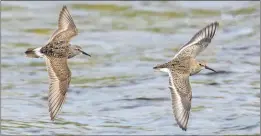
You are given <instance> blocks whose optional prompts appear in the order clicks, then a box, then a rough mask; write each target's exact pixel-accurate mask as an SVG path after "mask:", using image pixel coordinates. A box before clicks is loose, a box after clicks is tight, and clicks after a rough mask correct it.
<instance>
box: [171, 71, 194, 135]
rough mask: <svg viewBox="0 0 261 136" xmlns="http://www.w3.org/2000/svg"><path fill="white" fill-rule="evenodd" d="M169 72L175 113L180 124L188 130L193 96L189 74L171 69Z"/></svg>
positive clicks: (183, 128)
mask: <svg viewBox="0 0 261 136" xmlns="http://www.w3.org/2000/svg"><path fill="white" fill-rule="evenodd" d="M168 73H169V84H170V86H169V89H170V92H171V98H172V109H173V114H174V117H175V120H176V121H177V124H178V126H179V127H180V128H181V129H182V130H185V131H186V130H187V125H188V120H189V114H190V108H191V98H192V92H191V86H190V83H189V74H181V73H176V72H174V71H169V72H168Z"/></svg>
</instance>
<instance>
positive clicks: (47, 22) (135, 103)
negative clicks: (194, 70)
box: [1, 1, 260, 135]
mask: <svg viewBox="0 0 261 136" xmlns="http://www.w3.org/2000/svg"><path fill="white" fill-rule="evenodd" d="M64 4H65V5H67V6H68V8H69V11H70V12H71V14H72V16H73V19H74V21H75V24H76V25H77V27H78V29H79V32H80V33H79V35H78V36H77V37H75V38H73V40H72V43H73V44H79V45H81V46H82V47H83V49H84V50H85V51H86V52H87V53H89V54H91V55H92V57H91V58H89V57H86V56H83V55H80V56H77V57H75V58H73V59H70V60H69V67H70V68H71V71H72V80H71V86H70V90H69V92H68V95H67V100H66V102H65V104H64V106H63V109H62V111H61V113H60V114H59V116H58V119H57V120H56V121H55V122H54V123H53V122H52V121H50V118H49V113H48V103H47V93H48V75H47V72H46V67H45V63H44V60H43V59H32V58H26V57H25V55H24V51H25V50H26V49H27V48H29V47H40V46H44V45H45V43H46V42H47V40H48V38H49V36H50V35H51V33H52V32H53V30H54V29H56V28H57V26H56V24H57V18H58V14H59V11H60V10H61V8H62V5H64ZM1 9H2V18H1V34H2V37H1V40H2V41H1V42H2V44H1V78H2V80H1V100H2V101H1V102H2V105H1V108H2V112H1V116H2V117H1V130H2V134H150V135H152V134H166V135H167V134H171V135H173V134H182V135H185V134H195V135H196V134H212V135H216V134H221V135H223V134H260V130H259V129H260V118H259V117H260V92H259V90H260V76H259V75H260V2H225V1H220V2H207V1H205V2H185V1H183V2H138V1H129V2H119V1H117V2H18V1H16V2H2V8H1ZM213 21H218V22H219V23H220V27H219V29H218V31H217V33H216V36H215V37H214V39H213V40H212V43H211V44H210V46H209V47H208V48H207V49H206V50H205V51H204V52H203V53H201V54H200V55H199V56H198V57H197V59H198V60H206V61H208V65H209V66H210V67H212V68H214V69H216V70H218V71H221V72H219V73H218V74H213V73H211V72H210V71H207V70H203V71H201V73H200V74H198V75H195V76H192V77H190V81H191V86H192V91H193V98H192V111H191V116H190V120H189V125H188V130H187V131H186V132H184V131H182V130H181V129H180V128H179V127H178V126H177V124H176V121H175V120H174V117H173V115H172V109H171V100H170V91H169V89H168V75H167V74H166V73H161V72H155V71H154V70H153V69H152V67H153V66H155V65H156V64H159V63H163V62H167V61H168V60H170V59H171V58H172V57H173V56H174V54H175V53H176V52H177V50H178V49H179V48H180V46H182V45H183V44H184V43H186V42H188V40H190V38H191V37H192V36H193V35H194V34H195V33H196V32H197V31H198V30H200V29H201V28H203V27H204V26H206V25H207V24H209V23H211V22H213Z"/></svg>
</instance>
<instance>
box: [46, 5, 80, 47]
mask: <svg viewBox="0 0 261 136" xmlns="http://www.w3.org/2000/svg"><path fill="white" fill-rule="evenodd" d="M77 34H78V30H77V28H76V25H75V24H74V22H73V19H72V16H71V15H70V13H69V11H68V9H67V7H66V6H63V8H62V10H61V12H60V15H59V20H58V29H57V30H56V31H55V32H54V33H53V34H52V36H51V37H50V39H49V40H48V42H47V43H49V42H51V41H57V40H61V41H70V39H71V38H72V37H74V36H76V35H77Z"/></svg>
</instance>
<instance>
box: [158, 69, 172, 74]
mask: <svg viewBox="0 0 261 136" xmlns="http://www.w3.org/2000/svg"><path fill="white" fill-rule="evenodd" d="M159 70H160V71H161V72H166V73H170V71H169V69H168V68H161V69H159Z"/></svg>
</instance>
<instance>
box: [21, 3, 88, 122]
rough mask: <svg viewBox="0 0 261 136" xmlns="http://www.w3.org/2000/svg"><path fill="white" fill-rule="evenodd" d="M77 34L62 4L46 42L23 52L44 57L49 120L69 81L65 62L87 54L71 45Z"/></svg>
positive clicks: (78, 47) (62, 100)
mask: <svg viewBox="0 0 261 136" xmlns="http://www.w3.org/2000/svg"><path fill="white" fill-rule="evenodd" d="M77 34H78V30H77V28H76V26H75V24H74V22H73V19H72V16H71V15H70V13H69V11H68V9H67V7H66V6H63V8H62V10H61V12H60V15H59V20H58V29H57V30H56V31H55V32H54V33H53V34H52V36H51V37H50V39H49V40H48V42H47V44H46V45H45V46H43V47H39V48H29V49H27V51H26V52H25V54H26V56H27V57H31V58H40V57H42V58H44V59H45V62H46V66H47V71H48V75H49V94H48V102H49V104H48V106H49V112H50V117H51V120H54V118H55V117H56V115H57V114H58V112H59V111H60V109H61V107H62V104H63V103H64V101H65V97H66V93H67V91H68V88H69V84H70V81H71V71H70V69H69V67H68V64H67V59H70V58H72V57H74V56H76V55H78V54H85V55H88V56H90V55H89V54H87V53H86V52H84V51H83V50H82V48H81V47H80V46H78V45H71V44H70V43H69V42H70V40H71V38H72V37H74V36H76V35H77Z"/></svg>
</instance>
